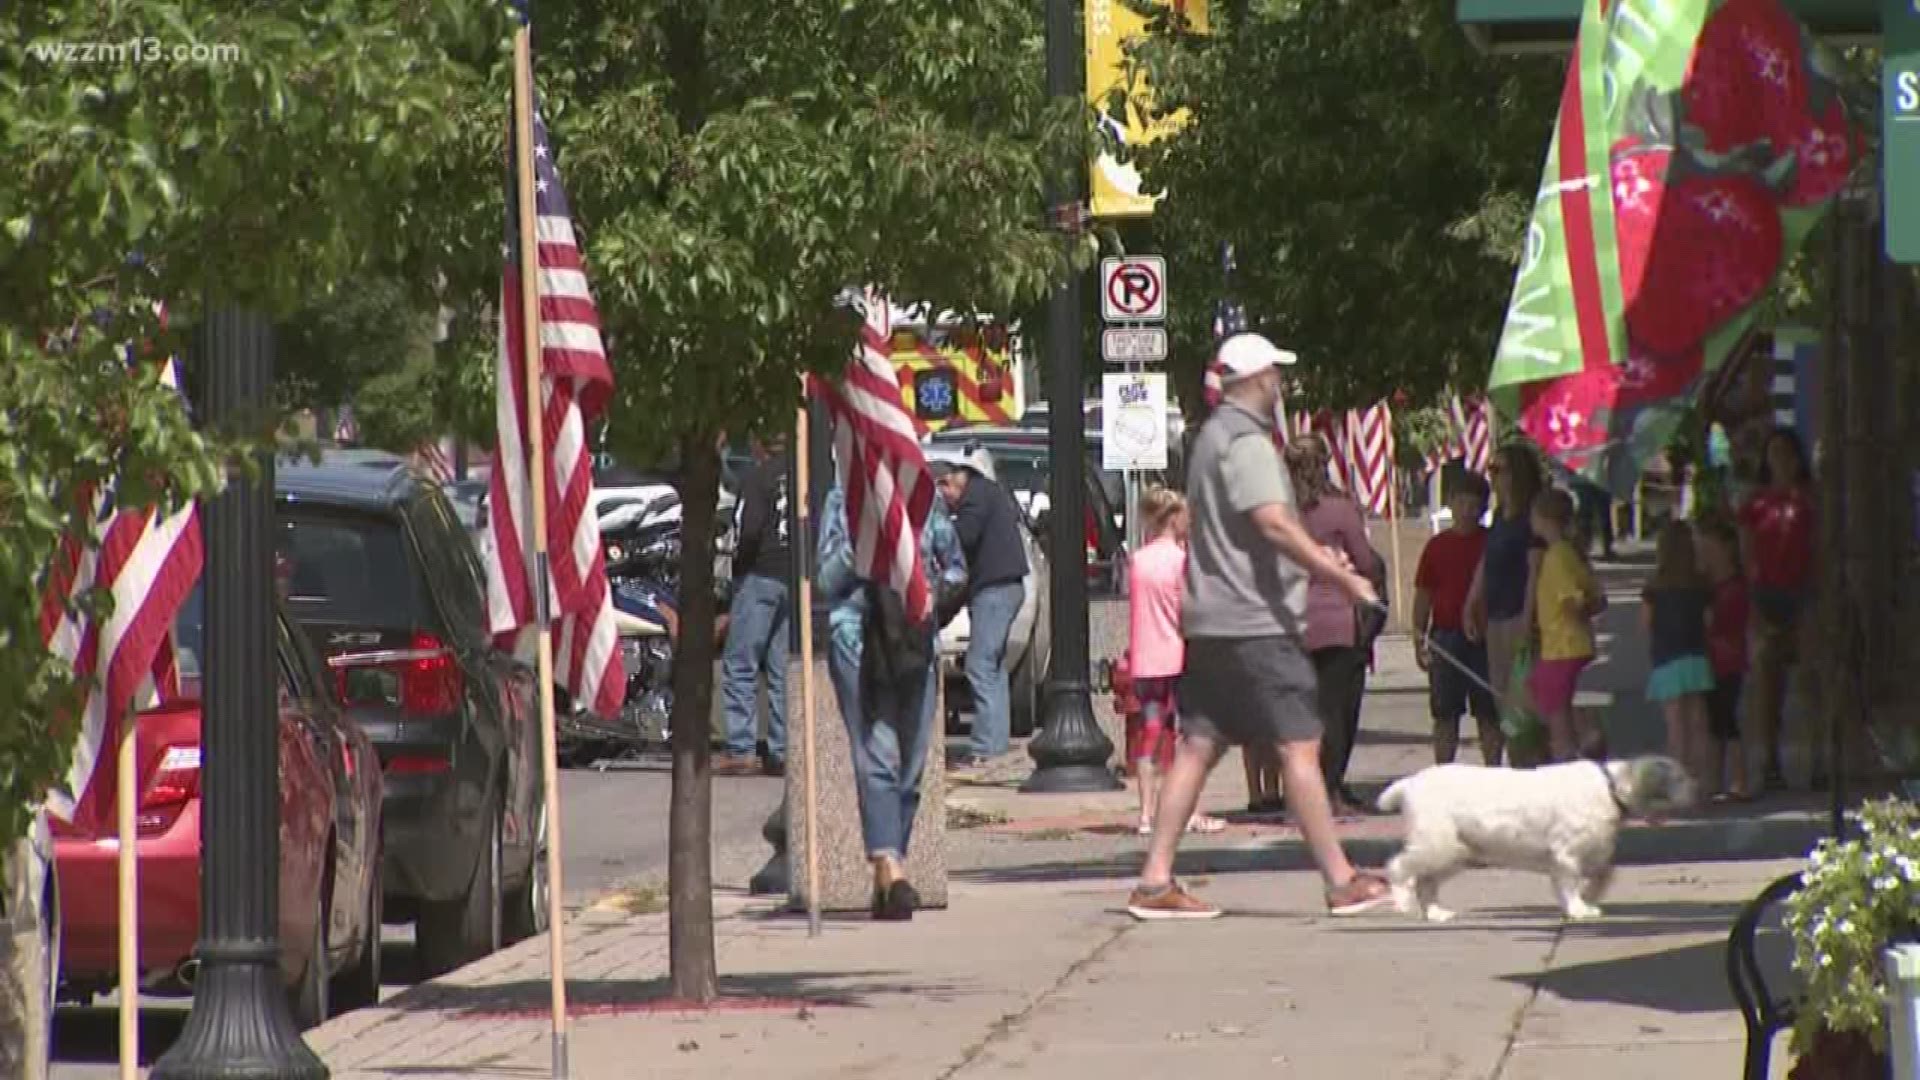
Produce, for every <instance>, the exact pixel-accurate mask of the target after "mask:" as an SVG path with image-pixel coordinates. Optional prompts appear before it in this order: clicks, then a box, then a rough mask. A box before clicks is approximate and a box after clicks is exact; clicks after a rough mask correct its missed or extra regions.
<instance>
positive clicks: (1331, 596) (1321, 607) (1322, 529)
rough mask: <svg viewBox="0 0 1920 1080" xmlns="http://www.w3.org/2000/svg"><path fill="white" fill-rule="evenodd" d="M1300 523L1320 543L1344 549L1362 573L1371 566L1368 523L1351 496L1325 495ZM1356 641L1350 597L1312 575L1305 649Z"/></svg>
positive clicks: (1335, 586)
mask: <svg viewBox="0 0 1920 1080" xmlns="http://www.w3.org/2000/svg"><path fill="white" fill-rule="evenodd" d="M1300 523H1301V524H1302V525H1305V526H1306V528H1307V532H1308V534H1309V535H1311V536H1312V537H1313V539H1314V542H1315V543H1317V544H1319V545H1320V546H1321V547H1329V548H1333V549H1335V550H1337V551H1344V552H1346V553H1347V558H1349V559H1351V560H1353V567H1354V569H1356V570H1358V571H1360V572H1361V573H1363V574H1364V573H1366V572H1367V571H1368V570H1370V569H1372V567H1373V547H1372V546H1371V545H1370V544H1368V543H1367V523H1366V521H1365V520H1364V519H1363V518H1361V516H1360V507H1359V506H1357V505H1356V504H1355V503H1354V501H1353V500H1352V499H1349V498H1346V497H1344V496H1341V495H1331V494H1330V495H1327V496H1325V497H1323V498H1322V499H1321V500H1320V501H1319V502H1317V503H1315V504H1314V507H1313V509H1311V510H1307V511H1304V512H1302V513H1301V515H1300ZM1355 644H1357V643H1356V642H1355V640H1354V624H1353V601H1352V600H1350V599H1348V597H1347V594H1346V593H1344V592H1341V591H1340V588H1339V586H1337V585H1335V584H1333V583H1332V582H1330V581H1322V580H1321V579H1320V578H1317V577H1316V578H1314V579H1313V581H1312V583H1311V584H1309V585H1308V586H1307V634H1306V641H1305V645H1306V647H1307V651H1308V652H1312V651H1314V650H1315V649H1332V648H1352V647H1353V646H1354V645H1355Z"/></svg>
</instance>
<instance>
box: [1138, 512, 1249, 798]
mask: <svg viewBox="0 0 1920 1080" xmlns="http://www.w3.org/2000/svg"><path fill="white" fill-rule="evenodd" d="M1140 520H1141V521H1142V522H1144V523H1145V527H1146V528H1145V534H1146V541H1145V542H1144V543H1143V544H1141V545H1140V548H1139V550H1137V551H1135V552H1134V553H1133V556H1132V558H1131V559H1130V560H1129V561H1128V564H1127V570H1128V575H1127V577H1128V593H1127V616H1128V629H1129V634H1128V643H1127V668H1128V671H1129V673H1130V674H1131V676H1132V680H1133V696H1134V700H1135V701H1136V702H1138V704H1139V708H1138V709H1136V710H1135V711H1133V712H1132V713H1130V714H1129V715H1128V716H1127V727H1128V729H1129V730H1128V733H1127V735H1128V738H1127V744H1128V746H1129V747H1130V748H1131V751H1132V753H1133V758H1134V775H1135V776H1137V777H1138V778H1139V780H1140V835H1142V836H1151V835H1152V834H1153V810H1154V806H1155V801H1154V799H1155V795H1156V791H1155V789H1156V787H1157V785H1156V783H1155V781H1156V779H1157V772H1158V770H1161V769H1166V768H1168V767H1170V766H1171V765H1172V764H1173V740H1174V733H1175V727H1176V724H1177V723H1178V719H1177V718H1178V715H1179V698H1178V687H1179V683H1180V673H1181V671H1183V670H1185V667H1186V642H1185V641H1184V640H1183V639H1182V638H1181V636H1180V590H1181V588H1182V585H1183V582H1184V580H1185V577H1186V571H1187V526H1188V517H1187V500H1186V498H1185V497H1184V496H1182V495H1181V494H1180V493H1179V492H1177V491H1172V490H1169V489H1167V488H1163V487H1156V488H1154V489H1153V490H1151V491H1149V492H1147V493H1146V495H1144V496H1142V497H1141V499H1140ZM1225 827H1226V822H1224V821H1221V820H1220V819H1218V818H1213V817H1208V816H1207V815H1205V814H1202V813H1199V812H1197V811H1196V812H1195V813H1194V815H1193V817H1192V818H1191V819H1189V820H1188V822H1187V828H1188V830H1189V831H1192V832H1209V833H1211V832H1219V831H1220V830H1221V829H1223V828H1225Z"/></svg>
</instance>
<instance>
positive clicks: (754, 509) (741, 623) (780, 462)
mask: <svg viewBox="0 0 1920 1080" xmlns="http://www.w3.org/2000/svg"><path fill="white" fill-rule="evenodd" d="M753 457H754V466H753V468H752V469H750V470H748V472H747V474H746V476H745V477H743V478H742V481H741V489H740V502H739V505H738V507H737V509H736V510H735V514H736V518H735V522H736V524H737V526H738V530H737V531H738V536H739V543H738V546H737V547H736V548H735V549H734V556H733V607H732V609H731V611H730V613H729V617H728V623H727V647H726V653H725V655H724V656H723V657H722V659H721V663H720V678H721V683H720V692H721V697H722V700H723V701H724V702H725V706H726V717H727V746H726V753H725V754H724V755H723V756H722V757H721V758H720V759H719V760H718V761H716V762H715V763H714V771H715V772H718V773H720V774H722V775H726V776H744V775H747V774H750V773H754V772H759V771H764V772H766V773H767V774H768V775H770V776H778V775H780V774H781V772H783V771H784V770H785V768H786V758H787V620H788V619H789V618H791V617H792V613H793V605H792V601H791V598H790V597H789V596H788V594H787V581H788V579H789V578H790V577H791V576H792V574H793V544H792V541H791V539H790V538H789V537H788V535H787V528H788V526H787V459H786V440H785V439H784V438H780V439H775V440H773V441H771V442H769V443H761V442H757V441H756V442H755V443H754V444H753ZM762 672H765V673H766V676H767V713H768V715H767V756H766V759H765V760H764V761H756V760H755V757H754V728H755V727H756V726H757V725H756V724H755V720H756V714H757V712H758V711H759V710H758V708H757V704H758V702H757V699H758V697H759V689H760V675H761V673H762Z"/></svg>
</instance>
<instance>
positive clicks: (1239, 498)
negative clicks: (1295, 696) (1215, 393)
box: [1181, 402, 1307, 640]
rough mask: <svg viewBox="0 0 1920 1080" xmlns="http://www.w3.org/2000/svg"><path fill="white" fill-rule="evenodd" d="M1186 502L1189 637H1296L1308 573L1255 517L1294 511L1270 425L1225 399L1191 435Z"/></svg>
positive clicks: (1184, 612) (1184, 614)
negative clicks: (1273, 510)
mask: <svg viewBox="0 0 1920 1080" xmlns="http://www.w3.org/2000/svg"><path fill="white" fill-rule="evenodd" d="M1187 500H1188V503H1189V506H1190V509H1191V513H1192V518H1193V532H1192V535H1191V536H1190V537H1189V538H1188V541H1187V579H1186V590H1185V595H1184V596H1183V598H1182V603H1181V628H1182V630H1183V631H1184V632H1185V634H1186V636H1187V637H1189V638H1249V637H1275V636H1286V637H1291V638H1294V639H1296V640H1297V639H1298V638H1299V637H1300V635H1301V632H1302V628H1303V627H1305V626H1306V617H1307V572H1306V571H1305V570H1304V569H1302V568H1301V567H1300V566H1298V565H1297V564H1295V563H1294V562H1293V560H1291V559H1288V558H1287V557H1285V556H1283V555H1281V554H1280V552H1279V551H1277V550H1275V548H1274V547H1273V545H1272V544H1271V543H1269V542H1268V541H1267V538H1266V537H1264V536H1262V535H1261V534H1260V530H1259V528H1258V527H1257V526H1255V525H1254V523H1253V517H1252V511H1253V510H1254V509H1256V508H1258V507H1261V506H1266V505H1269V504H1272V503H1279V504H1281V505H1283V506H1285V507H1286V508H1287V509H1288V510H1290V511H1291V510H1293V509H1294V500H1293V483H1292V482H1291V481H1290V480H1289V479H1288V477H1287V470H1286V466H1285V465H1284V464H1283V463H1282V462H1281V460H1280V451H1279V449H1278V448H1276V447H1275V446H1274V444H1273V427H1272V425H1271V424H1270V423H1269V422H1267V421H1263V420H1262V419H1261V418H1260V417H1258V416H1256V415H1254V414H1253V413H1252V412H1249V411H1248V410H1246V409H1244V408H1242V407H1241V406H1239V405H1236V404H1234V403H1233V402H1222V403H1221V405H1220V407H1219V408H1218V409H1215V410H1214V413H1213V415H1212V416H1211V417H1209V418H1208V419H1207V422H1206V424H1205V425H1204V426H1202V427H1201V429H1200V435H1199V437H1198V438H1197V439H1195V440H1194V444H1193V451H1192V453H1191V455H1190V456H1189V458H1188V463H1187Z"/></svg>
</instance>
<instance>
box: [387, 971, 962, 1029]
mask: <svg viewBox="0 0 1920 1080" xmlns="http://www.w3.org/2000/svg"><path fill="white" fill-rule="evenodd" d="M567 988H568V998H567V1012H568V1014H569V1015H571V1016H618V1015H626V1014H633V1013H681V1012H689V1013H699V1012H709V1011H710V1012H729V1011H737V1012H781V1011H795V1010H800V1009H810V1008H867V1007H870V1006H871V1005H872V1004H873V1002H874V1000H875V999H877V998H883V997H907V996H911V997H913V998H915V999H916V1000H925V1001H935V1002H937V1001H948V1000H953V999H955V998H958V997H960V996H962V995H964V994H966V993H967V991H966V990H965V989H963V988H960V987H955V986H952V985H948V984H944V983H938V982H929V981H926V980H924V979H918V978H916V977H915V976H914V975H912V974H911V973H908V972H899V971H845V972H832V971H825V972H818V971H791V972H764V973H758V974H748V975H723V976H721V978H720V997H719V998H718V999H717V1000H716V1001H714V1002H713V1003H712V1004H710V1005H706V1006H699V1005H693V1004H689V1003H687V1002H685V1001H681V1000H679V999H676V998H674V997H673V996H672V992H671V987H670V983H669V981H668V980H667V979H666V978H664V977H662V978H652V979H598V980H596V979H569V980H567ZM550 992H551V988H550V986H549V984H548V983H547V981H546V980H545V979H537V980H535V979H522V980H518V981H515V982H504V983H493V984H487V985H455V984H449V983H434V984H431V986H430V988H428V989H426V990H425V991H424V992H418V993H414V994H410V995H407V996H405V997H403V998H399V999H396V1000H395V1001H393V1002H391V1003H389V1004H390V1006H391V1007H393V1008H396V1009H398V1010H399V1011H401V1012H439V1013H454V1014H458V1015H460V1016H461V1017H464V1018H467V1019H502V1020H508V1019H529V1018H535V1017H544V1016H547V1015H548V1010H549V1008H550V1002H551V999H550V997H549V994H550Z"/></svg>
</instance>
